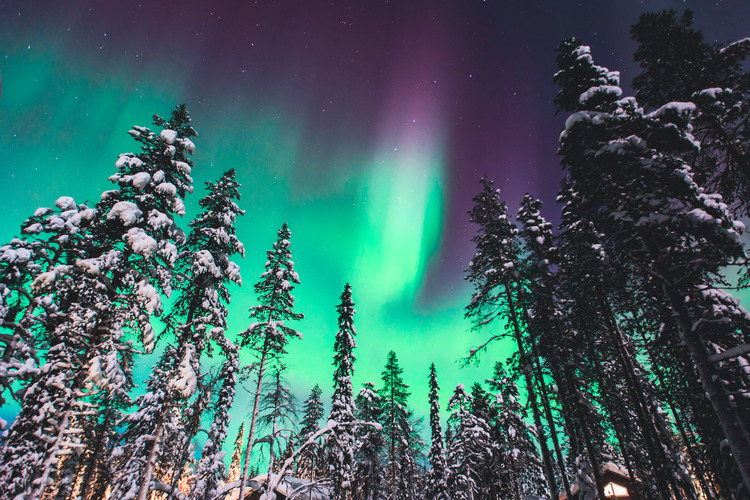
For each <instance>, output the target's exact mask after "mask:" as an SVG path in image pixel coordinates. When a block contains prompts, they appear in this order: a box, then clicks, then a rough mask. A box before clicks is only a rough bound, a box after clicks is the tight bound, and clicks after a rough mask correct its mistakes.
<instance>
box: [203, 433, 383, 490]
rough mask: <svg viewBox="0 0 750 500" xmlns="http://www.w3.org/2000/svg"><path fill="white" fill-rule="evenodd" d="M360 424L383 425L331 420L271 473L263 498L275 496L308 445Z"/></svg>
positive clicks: (234, 483) (227, 487)
mask: <svg viewBox="0 0 750 500" xmlns="http://www.w3.org/2000/svg"><path fill="white" fill-rule="evenodd" d="M360 425H369V426H372V427H374V428H375V429H382V426H381V425H380V424H379V423H377V422H365V421H363V420H354V421H352V422H336V421H335V420H329V421H328V424H326V426H325V427H323V428H322V429H320V430H319V431H317V432H316V433H315V434H312V435H310V437H308V438H307V441H305V442H304V443H303V444H302V446H300V447H299V448H297V449H295V450H294V452H293V453H292V456H290V457H289V458H287V459H286V460H285V461H284V464H283V465H282V466H281V469H280V470H279V473H278V474H272V475H271V477H270V478H269V483H268V486H267V490H266V491H267V492H266V495H265V497H262V498H266V499H271V498H275V493H273V492H274V491H275V490H276V488H278V487H279V484H280V483H281V481H282V480H283V479H284V477H285V476H286V473H287V471H288V470H289V467H291V465H292V464H293V463H294V461H295V460H296V459H297V457H299V455H300V454H301V453H302V452H303V451H305V450H306V449H307V448H308V447H310V446H313V445H314V444H315V442H316V441H317V440H318V438H320V437H322V436H324V435H326V434H328V433H329V432H332V431H334V430H336V429H343V428H346V427H356V426H360ZM240 483H241V481H240V480H237V481H232V482H231V483H229V484H226V485H225V486H224V487H223V488H222V489H221V490H219V491H218V492H217V496H216V497H215V498H216V499H218V498H222V497H223V496H225V495H226V494H227V493H228V492H229V491H231V490H233V489H235V488H239V486H240Z"/></svg>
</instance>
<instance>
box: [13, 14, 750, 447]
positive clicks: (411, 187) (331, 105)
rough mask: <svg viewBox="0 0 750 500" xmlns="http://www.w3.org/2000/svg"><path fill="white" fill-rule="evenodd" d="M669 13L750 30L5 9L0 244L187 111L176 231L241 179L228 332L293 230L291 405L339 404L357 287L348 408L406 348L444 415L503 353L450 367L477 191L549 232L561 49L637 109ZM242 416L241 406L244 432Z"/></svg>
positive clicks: (556, 19)
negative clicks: (654, 38)
mask: <svg viewBox="0 0 750 500" xmlns="http://www.w3.org/2000/svg"><path fill="white" fill-rule="evenodd" d="M664 8H675V9H678V10H679V11H682V10H683V9H685V8H690V9H693V10H694V11H695V14H696V16H695V17H696V25H697V26H698V27H700V28H702V29H703V31H704V33H705V34H706V38H707V39H709V40H718V41H729V40H734V39H738V38H743V37H745V36H748V35H750V28H748V25H747V22H746V21H747V19H750V3H748V2H747V1H746V0H719V1H716V2H707V1H703V0H701V1H697V0H685V1H679V0H677V1H675V0H653V1H650V0H649V1H641V2H638V1H635V0H633V1H629V0H628V1H626V0H611V1H609V0H586V1H580V2H577V1H560V0H546V1H541V0H538V1H533V0H486V1H481V0H450V1H448V0H410V1H394V2H389V1H386V0H379V1H369V0H368V1H350V2H344V1H337V0H314V1H312V0H311V1H301V0H299V1H298V0H289V1H271V0H268V1H257V2H251V1H236V2H230V1H214V2H198V1H182V2H174V1H163V2H143V3H138V2H132V1H122V2H94V1H70V2H36V1H32V2H30V1H18V2H16V1H11V2H2V1H0V77H1V79H2V94H1V96H0V162H1V163H0V211H1V213H2V214H3V216H2V218H1V219H0V236H1V237H2V241H8V240H9V239H11V238H12V237H14V236H16V235H17V234H18V232H19V226H20V224H21V222H22V221H23V220H24V218H25V217H27V216H29V215H30V214H32V213H33V211H34V210H35V209H36V208H37V207H39V206H51V205H52V204H53V203H54V201H55V199H57V197H59V196H62V195H68V196H73V197H74V198H75V199H76V201H78V202H84V201H89V202H90V203H91V204H93V203H95V202H96V201H97V200H98V197H99V194H100V193H101V191H103V190H106V189H109V188H110V187H111V184H110V183H109V182H108V181H107V177H108V176H109V175H111V174H112V173H114V171H115V166H114V163H115V161H116V159H117V157H118V154H120V153H124V152H129V151H133V150H134V149H136V144H135V143H134V142H133V141H132V139H131V138H130V137H129V136H128V135H127V130H129V129H130V128H131V127H132V126H133V125H136V124H137V125H146V126H148V125H150V121H151V116H152V115H153V114H161V115H163V116H167V115H168V114H169V113H170V112H171V110H172V109H173V107H174V106H175V105H176V104H179V103H186V104H187V105H188V109H189V110H190V113H191V115H192V117H193V123H194V126H195V128H196V129H197V130H198V132H199V133H200V137H198V138H197V139H196V140H195V143H196V145H197V151H196V154H195V156H194V160H195V168H194V170H193V174H194V179H195V184H196V192H195V193H194V194H193V195H192V196H191V197H190V198H188V199H187V200H186V204H187V206H188V213H187V215H186V217H185V220H184V221H183V224H184V226H183V227H186V226H187V222H188V221H189V219H190V217H191V216H192V215H194V214H195V213H196V211H197V208H198V207H197V201H198V200H199V199H200V197H202V196H203V194H204V193H205V190H204V189H203V186H204V182H205V181H210V180H215V179H218V177H219V176H220V175H221V173H222V172H223V171H225V170H227V169H229V168H234V169H236V170H237V173H238V180H239V182H240V183H241V184H242V185H243V190H242V200H241V202H240V205H241V206H242V207H243V208H244V209H246V210H247V213H246V215H245V216H244V217H242V218H241V220H240V221H239V222H238V226H237V232H238V235H239V237H240V239H241V240H242V241H243V242H244V244H245V246H246V257H245V258H244V259H241V260H240V261H239V264H240V266H241V268H242V274H243V279H244V286H243V287H242V288H240V289H236V290H234V295H233V300H232V305H231V309H230V318H229V324H230V332H238V331H240V330H243V329H244V328H246V327H247V324H248V318H247V309H248V307H250V306H251V305H253V304H254V303H255V298H254V296H253V293H252V284H253V283H254V282H255V281H256V280H257V279H258V276H259V275H260V274H261V272H262V271H263V264H264V262H265V260H266V259H265V251H266V250H267V249H268V248H270V246H271V244H272V242H273V241H274V239H275V235H276V231H277V230H278V229H279V227H280V226H281V225H282V223H284V222H288V224H289V226H290V228H291V230H292V252H293V254H294V260H295V265H296V270H297V272H298V273H299V275H300V278H301V281H302V284H301V285H300V286H299V287H298V288H297V289H296V290H295V296H296V299H297V300H296V307H297V310H298V311H299V312H302V313H304V314H305V316H306V319H305V320H304V321H303V322H301V323H300V324H299V325H298V329H299V330H300V331H301V332H302V333H303V335H304V340H302V341H295V342H293V343H292V344H291V345H290V347H289V351H290V352H289V354H288V356H287V358H286V361H287V364H288V365H289V366H290V370H289V374H288V379H289V381H290V383H291V385H292V388H293V390H294V392H295V393H296V394H297V397H298V401H299V402H300V403H301V401H303V400H304V399H305V398H306V397H307V395H308V394H309V392H310V389H311V388H312V386H313V385H314V384H315V383H320V385H321V387H322V388H323V390H324V394H325V395H326V396H330V393H331V392H332V389H331V385H332V380H331V378H332V367H331V364H330V363H331V353H332V346H333V339H334V335H335V332H336V312H335V305H336V303H337V301H338V298H339V295H340V293H341V291H342V290H343V287H344V284H345V283H347V282H350V283H351V284H352V287H353V295H354V300H355V302H356V304H357V306H356V307H357V311H358V313H357V316H356V317H355V325H356V328H357V331H358V337H357V342H358V348H357V350H356V352H355V354H356V357H357V361H356V365H355V369H356V372H355V377H354V383H355V391H357V390H358V388H359V387H360V386H361V383H362V382H365V381H369V380H372V381H376V382H377V385H379V379H380V372H381V370H382V368H383V366H384V364H385V361H386V355H387V352H388V351H389V350H391V349H393V350H395V351H396V353H397V355H398V358H399V361H400V365H401V367H402V368H403V369H404V377H405V380H406V382H407V383H408V384H409V385H410V388H411V391H412V393H413V394H412V397H411V400H410V403H411V406H412V407H413V409H414V411H415V413H416V414H417V416H426V415H427V413H428V409H427V376H428V367H429V364H430V363H431V362H434V363H435V364H436V366H437V370H438V378H439V381H440V384H441V386H442V387H443V391H442V397H441V400H442V406H443V408H445V406H447V400H448V394H449V392H450V391H451V390H452V388H453V387H455V385H456V384H457V383H459V382H461V383H465V384H467V385H468V384H470V383H472V382H473V381H475V380H483V379H484V378H485V377H487V376H489V375H490V371H491V366H492V364H493V363H494V362H495V361H497V360H504V359H505V358H506V357H507V355H508V350H507V349H506V348H504V347H503V346H502V345H498V346H496V347H494V348H493V349H492V350H490V352H489V354H488V355H487V356H485V357H484V358H483V360H482V362H481V363H480V364H479V365H478V366H474V367H470V368H464V369H462V368H461V367H460V364H459V363H458V362H457V360H458V358H459V357H460V356H462V355H464V354H466V352H467V351H468V349H469V348H470V347H471V346H473V345H476V344H478V343H480V342H481V340H482V339H483V338H485V336H486V335H488V334H489V332H485V333H484V334H478V333H472V332H469V324H468V323H467V322H466V321H465V320H464V319H463V308H464V306H465V305H466V304H467V303H468V301H469V298H470V295H471V290H470V288H469V287H468V285H467V284H466V283H465V282H464V280H463V275H464V270H465V268H466V267H467V265H468V262H469V259H470V257H471V254H472V252H473V246H472V243H471V237H472V236H473V235H474V234H475V228H473V227H472V226H471V225H470V224H469V223H468V215H467V214H466V212H467V210H469V208H470V207H471V198H472V196H473V195H474V194H475V193H476V192H477V191H478V189H479V184H478V181H479V179H480V177H481V176H483V175H488V176H489V177H490V178H492V179H494V180H495V182H496V185H497V186H498V187H499V188H500V189H501V190H502V193H503V195H504V197H505V198H506V199H507V200H508V202H509V205H510V207H511V210H512V211H513V212H514V211H515V209H516V207H517V205H518V203H519V201H520V200H521V198H522V196H523V194H524V193H525V192H527V191H528V192H531V193H532V194H535V195H536V196H538V197H540V198H541V199H542V200H543V201H545V203H546V209H547V214H546V215H547V217H548V218H550V219H553V220H554V219H556V207H555V206H554V197H555V194H556V191H557V189H558V185H559V181H560V177H561V171H560V167H559V163H558V161H557V159H556V157H555V151H556V144H557V136H558V134H559V131H560V129H561V126H562V123H563V121H564V117H562V116H555V114H554V108H553V105H552V99H553V97H554V95H555V92H556V89H555V87H554V85H553V84H552V75H553V73H554V72H555V62H554V56H555V54H554V48H555V47H556V46H557V44H558V43H559V42H560V41H561V40H562V39H563V38H565V37H568V36H571V35H575V36H577V37H578V38H579V39H581V40H582V41H583V42H584V43H586V44H589V45H591V47H592V52H593V55H594V57H595V59H596V60H597V62H598V63H599V64H602V65H604V66H607V67H609V68H610V69H617V70H620V71H621V72H622V75H623V86H624V88H625V90H626V93H627V92H629V82H630V81H631V80H632V77H633V76H635V74H636V68H635V66H634V64H633V62H632V54H633V51H634V48H635V46H634V44H633V43H632V42H631V41H630V40H629V38H628V27H629V25H630V24H632V23H634V22H635V21H637V19H638V15H639V14H640V13H641V12H644V11H654V10H661V9H664ZM245 359H246V360H249V359H250V358H249V356H248V355H245ZM149 364H150V361H149V360H143V361H142V362H141V366H140V368H139V373H140V376H141V377H142V376H145V374H146V373H147V372H148V365H149ZM248 401H249V397H248V396H247V394H246V393H244V392H243V391H240V392H239V393H238V400H237V401H236V403H235V405H234V421H233V426H232V428H231V430H230V432H231V433H233V432H234V430H235V429H236V428H237V427H238V426H239V422H240V419H241V418H243V416H244V415H245V414H246V413H247V412H248V410H249V403H248ZM230 435H232V434H230Z"/></svg>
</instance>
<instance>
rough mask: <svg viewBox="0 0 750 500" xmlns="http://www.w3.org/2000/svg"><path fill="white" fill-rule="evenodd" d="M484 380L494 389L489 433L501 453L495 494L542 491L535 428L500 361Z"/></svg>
mask: <svg viewBox="0 0 750 500" xmlns="http://www.w3.org/2000/svg"><path fill="white" fill-rule="evenodd" d="M487 382H488V384H489V387H490V390H491V391H494V392H495V401H494V403H492V405H493V407H494V412H495V413H496V416H495V417H494V419H493V425H492V428H491V434H492V437H493V441H494V443H495V445H496V447H495V449H497V450H499V452H500V455H501V456H500V460H499V461H500V463H501V465H500V466H499V467H497V469H496V474H497V475H498V477H497V483H496V485H495V486H496V490H495V491H496V494H497V498H508V499H513V500H520V499H522V498H524V497H526V496H527V495H542V494H543V492H544V485H545V481H544V471H543V469H542V464H541V460H540V459H539V452H538V451H537V447H536V445H535V443H534V440H535V437H534V430H533V428H530V427H529V426H528V424H526V421H525V418H526V413H525V411H524V408H523V406H522V405H521V401H520V398H519V392H518V387H517V386H516V384H515V382H514V381H513V380H512V378H511V377H510V376H508V375H507V374H506V373H505V370H504V368H503V365H502V363H495V367H494V372H493V378H492V379H490V380H488V381H487Z"/></svg>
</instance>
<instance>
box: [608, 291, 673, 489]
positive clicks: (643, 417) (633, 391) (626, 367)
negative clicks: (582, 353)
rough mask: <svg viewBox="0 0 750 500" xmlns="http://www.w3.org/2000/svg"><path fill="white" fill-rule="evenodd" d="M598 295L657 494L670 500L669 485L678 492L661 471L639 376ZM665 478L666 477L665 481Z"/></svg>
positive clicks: (670, 476)
mask: <svg viewBox="0 0 750 500" xmlns="http://www.w3.org/2000/svg"><path fill="white" fill-rule="evenodd" d="M597 295H598V296H599V300H600V308H601V309H602V310H603V311H604V312H605V314H606V317H607V322H608V324H609V328H608V330H609V332H610V335H611V337H612V338H613V339H614V341H615V348H616V350H617V353H618V356H619V358H620V362H621V363H622V367H623V372H624V375H625V381H626V386H627V387H628V389H629V392H630V395H631V398H632V399H633V403H634V404H635V410H636V416H637V418H638V422H639V425H640V426H641V429H642V431H643V438H644V440H645V444H646V450H647V452H648V454H649V457H650V458H651V465H652V466H653V467H654V478H655V479H656V485H657V488H658V490H659V494H660V495H661V497H662V498H663V499H664V500H671V498H672V495H671V493H670V488H669V484H668V483H669V482H671V483H672V487H673V488H675V492H676V491H677V489H676V485H675V484H674V480H673V478H674V474H672V473H671V471H669V472H666V473H665V471H664V469H663V468H664V467H669V462H668V460H667V457H666V454H665V453H664V449H663V447H662V444H661V440H660V439H659V434H658V432H657V431H656V426H655V424H654V421H653V418H652V416H651V411H650V405H649V404H648V403H647V402H646V400H645V399H644V390H643V387H642V386H641V383H640V380H639V379H638V375H636V373H635V369H634V368H633V360H632V358H631V357H630V353H629V352H628V350H627V347H626V346H625V341H624V339H623V335H622V331H620V327H619V325H618V324H617V320H616V319H615V317H614V314H613V313H612V309H611V308H610V307H609V306H608V305H607V304H605V303H604V302H603V300H602V295H601V293H598V287H597ZM670 469H671V467H670ZM665 475H667V476H668V477H665Z"/></svg>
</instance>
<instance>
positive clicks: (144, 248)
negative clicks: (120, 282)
mask: <svg viewBox="0 0 750 500" xmlns="http://www.w3.org/2000/svg"><path fill="white" fill-rule="evenodd" d="M124 238H125V241H127V243H128V245H129V246H130V248H131V249H132V250H133V252H134V253H136V254H138V255H142V256H144V257H146V258H148V257H151V254H153V253H154V252H155V251H156V249H157V244H156V240H155V239H153V238H152V237H151V236H149V235H148V234H146V232H145V231H144V230H143V229H141V228H139V227H133V228H130V229H128V232H127V233H126V234H125V237H124Z"/></svg>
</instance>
